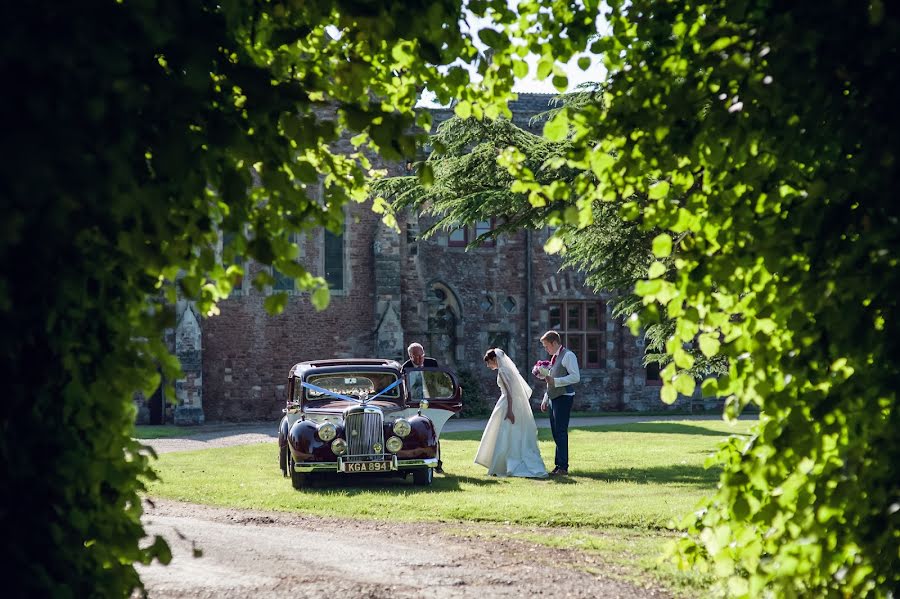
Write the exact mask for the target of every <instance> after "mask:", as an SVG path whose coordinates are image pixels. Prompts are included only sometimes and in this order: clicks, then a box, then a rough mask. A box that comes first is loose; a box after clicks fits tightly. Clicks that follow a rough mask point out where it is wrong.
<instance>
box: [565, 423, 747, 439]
mask: <svg viewBox="0 0 900 599" xmlns="http://www.w3.org/2000/svg"><path fill="white" fill-rule="evenodd" d="M569 430H570V431H573V430H585V431H595V432H617V433H651V434H655V435H702V436H704V437H727V436H728V435H730V434H732V433H728V432H723V431H716V430H710V429H708V428H705V427H702V426H696V425H693V424H681V423H678V422H635V423H633V424H610V425H603V424H600V425H596V426H587V427H572V428H570V429H569Z"/></svg>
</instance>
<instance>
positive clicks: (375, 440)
mask: <svg viewBox="0 0 900 599" xmlns="http://www.w3.org/2000/svg"><path fill="white" fill-rule="evenodd" d="M382 420H383V416H382V414H381V413H380V412H374V413H373V412H367V413H362V414H348V415H347V420H346V422H345V427H346V431H347V445H348V451H347V454H348V455H347V459H348V460H349V461H357V462H358V461H363V460H367V459H373V458H375V459H381V458H382V456H383V455H384V428H383V427H382ZM376 444H377V445H378V447H379V448H380V450H379V451H378V452H377V453H376V452H375V450H374V449H373V448H372V447H373V446H374V445H376Z"/></svg>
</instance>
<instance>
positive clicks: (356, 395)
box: [278, 359, 462, 489]
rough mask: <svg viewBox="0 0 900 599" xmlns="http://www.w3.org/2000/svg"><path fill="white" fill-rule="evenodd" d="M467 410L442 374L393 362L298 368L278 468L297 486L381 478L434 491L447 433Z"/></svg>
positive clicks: (291, 384) (446, 374)
mask: <svg viewBox="0 0 900 599" xmlns="http://www.w3.org/2000/svg"><path fill="white" fill-rule="evenodd" d="M461 408H462V391H461V389H460V387H459V384H458V382H457V380H456V377H455V376H454V375H453V374H452V373H451V372H449V371H447V370H444V369H441V368H416V369H412V370H407V371H406V372H404V373H401V368H400V364H399V363H398V362H396V361H394V360H379V359H347V360H316V361H309V362H300V363H299V364H296V365H295V366H294V367H293V368H291V370H290V374H289V375H288V394H287V405H286V406H285V408H284V410H283V412H284V417H283V418H282V419H281V424H280V425H279V427H278V446H279V465H280V466H281V471H282V473H283V474H284V475H285V476H288V475H290V477H291V483H292V484H293V485H294V488H296V489H300V488H303V486H304V485H306V484H307V483H308V482H309V479H310V477H311V476H313V475H316V474H317V473H329V472H330V473H340V474H368V475H371V474H381V475H393V476H402V477H406V476H407V475H409V474H412V477H413V483H414V484H417V485H430V484H431V482H432V480H433V476H434V468H436V467H437V465H438V460H439V458H440V455H439V451H440V449H439V445H438V439H439V438H440V434H441V429H442V428H443V426H444V423H446V422H447V420H448V419H449V418H450V417H451V416H452V415H453V414H455V413H457V412H459V410H460V409H461Z"/></svg>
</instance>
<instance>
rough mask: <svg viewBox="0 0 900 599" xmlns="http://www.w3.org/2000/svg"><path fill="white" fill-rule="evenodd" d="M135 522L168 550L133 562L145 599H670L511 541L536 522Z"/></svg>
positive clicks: (193, 517) (162, 504) (163, 518)
mask: <svg viewBox="0 0 900 599" xmlns="http://www.w3.org/2000/svg"><path fill="white" fill-rule="evenodd" d="M144 522H145V526H146V529H147V532H148V533H149V534H151V535H155V534H159V535H163V536H164V537H165V538H166V539H167V540H168V541H169V544H170V545H171V547H172V553H173V558H172V563H171V564H170V565H168V566H162V565H159V564H153V565H150V566H139V567H138V571H139V572H140V575H141V579H142V580H143V581H144V583H145V585H146V587H147V590H148V592H149V595H150V597H151V598H177V599H188V598H206V597H209V598H215V599H228V598H235V599H237V598H241V599H243V598H245V597H253V598H269V597H271V598H276V597H278V598H280V597H291V598H292V599H293V598H301V597H310V598H313V597H315V598H316V599H321V598H322V597H335V596H336V597H348V598H357V597H365V598H381V597H390V598H391V599H394V598H412V597H424V598H432V597H441V598H443V597H447V598H477V599H484V598H489V597H530V596H539V597H585V598H596V597H608V598H620V599H636V598H650V599H657V598H663V597H670V596H671V595H669V594H668V593H666V592H664V591H661V590H658V589H653V588H645V587H642V586H640V585H639V584H635V583H632V582H626V581H623V580H620V579H617V578H616V577H615V575H616V574H617V573H619V572H618V571H617V569H616V568H614V567H610V566H608V565H605V564H603V563H601V562H599V561H597V560H596V558H594V557H593V556H590V555H587V554H584V553H582V552H579V551H572V550H567V549H552V548H548V547H544V546H540V545H535V544H532V543H526V542H523V541H518V540H515V539H514V538H510V536H511V535H514V534H515V532H517V531H526V532H529V533H531V534H540V533H541V529H535V528H531V529H517V528H514V527H498V526H494V525H490V526H484V525H479V530H480V531H481V533H482V534H481V535H480V536H479V537H471V536H470V535H469V534H467V531H466V528H469V529H471V527H472V525H471V524H468V525H464V524H441V523H417V524H407V523H397V522H377V521H369V520H362V521H357V520H345V519H331V518H322V517H316V516H306V515H301V514H290V513H287V514H285V513H274V512H262V511H254V510H237V509H225V508H215V507H208V506H200V505H193V504H186V503H178V502H173V501H155V502H154V505H153V506H149V505H148V506H147V507H146V511H145V516H144ZM544 532H545V534H548V535H551V534H558V531H552V530H548V531H544ZM492 534H493V535H496V536H493V538H492V537H491V535H492ZM195 552H196V553H195ZM200 553H202V556H200V557H195V555H198V554H200Z"/></svg>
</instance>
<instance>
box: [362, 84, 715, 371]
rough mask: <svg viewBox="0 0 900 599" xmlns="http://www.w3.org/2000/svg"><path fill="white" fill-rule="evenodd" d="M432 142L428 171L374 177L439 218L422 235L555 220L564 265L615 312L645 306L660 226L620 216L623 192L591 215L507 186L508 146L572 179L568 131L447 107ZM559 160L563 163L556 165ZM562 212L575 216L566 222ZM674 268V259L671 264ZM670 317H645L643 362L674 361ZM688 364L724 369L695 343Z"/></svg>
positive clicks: (591, 96)
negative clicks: (668, 347) (452, 112)
mask: <svg viewBox="0 0 900 599" xmlns="http://www.w3.org/2000/svg"><path fill="white" fill-rule="evenodd" d="M600 92H601V89H600V88H599V87H597V86H587V87H586V88H585V89H582V90H580V91H577V92H574V93H571V94H565V95H563V96H561V97H560V98H559V99H558V107H556V108H553V109H551V110H548V111H547V112H546V113H545V114H542V115H538V116H536V117H535V120H536V121H538V122H540V121H542V120H543V121H546V120H548V119H551V118H553V117H554V116H555V115H556V114H557V113H558V112H559V111H560V110H561V109H562V107H566V108H569V109H573V108H574V109H577V108H578V107H581V106H585V105H587V104H590V103H596V102H598V101H599V96H600ZM428 143H429V146H431V147H432V148H434V150H433V151H432V152H431V154H430V155H429V156H428V157H427V159H426V160H425V161H424V162H422V163H419V164H418V169H419V170H420V171H424V172H427V173H428V176H427V178H426V180H425V181H423V180H422V179H421V178H420V177H419V176H418V175H411V176H405V177H391V178H387V179H382V180H380V181H377V182H375V183H374V184H373V185H372V189H373V192H374V193H380V194H383V195H384V196H385V197H387V198H389V199H390V200H391V210H392V211H395V212H401V211H404V210H415V211H417V212H419V213H420V214H425V215H432V216H435V217H436V219H435V221H434V222H433V224H431V225H430V226H429V227H428V228H426V229H425V230H424V231H423V232H422V235H423V236H425V237H427V236H430V235H432V234H434V233H435V232H437V231H439V230H443V229H447V230H450V229H453V228H456V227H458V226H459V225H460V224H462V223H465V224H472V223H474V222H476V221H480V220H487V219H490V218H496V219H498V224H497V226H496V227H494V228H493V229H491V230H490V231H488V232H486V233H484V234H483V235H481V236H480V237H478V238H476V239H473V240H472V241H471V242H470V244H469V246H470V247H476V246H478V245H480V244H481V243H483V242H484V241H485V240H487V239H493V238H496V237H497V236H500V235H503V234H507V233H514V232H518V231H520V230H522V229H540V228H542V227H545V226H552V227H554V228H555V229H556V231H555V233H554V235H553V236H552V237H551V239H550V241H549V243H548V245H547V248H546V249H547V251H549V252H552V253H556V252H561V253H562V258H563V260H562V265H563V267H566V268H572V269H575V270H580V271H582V272H584V273H585V275H586V277H585V278H586V282H587V284H588V285H589V286H591V287H592V288H593V289H594V290H595V291H597V292H601V291H606V292H609V293H611V294H613V295H612V298H611V299H610V306H611V308H612V313H613V316H615V317H617V318H625V317H630V316H631V315H632V314H635V313H637V312H640V311H641V310H642V309H643V306H642V304H641V298H640V297H639V296H637V295H635V294H634V288H635V285H636V284H637V282H638V281H639V280H641V279H643V278H645V277H646V276H647V273H648V269H649V268H650V265H651V263H653V262H654V258H653V252H652V241H653V238H654V237H655V236H656V235H657V234H658V233H659V231H658V230H653V229H651V230H645V229H643V228H641V227H640V226H639V224H638V223H636V222H634V221H632V220H626V219H625V218H623V217H622V215H621V212H622V205H623V203H624V202H622V201H614V202H604V201H601V200H595V201H594V202H593V205H592V207H591V212H590V216H591V220H590V222H588V223H580V222H579V221H578V219H577V217H576V215H577V214H578V212H577V209H576V208H575V207H574V206H573V205H572V204H571V203H570V202H569V198H568V197H567V196H562V195H557V194H555V193H554V192H550V193H551V194H552V195H551V198H552V199H548V200H547V201H546V202H544V201H541V202H537V203H536V205H533V204H531V203H529V197H528V194H526V193H522V192H516V191H513V189H514V188H515V187H516V186H517V179H515V178H514V177H513V176H512V175H511V174H510V172H509V171H508V170H507V169H506V168H504V167H502V166H500V165H499V164H498V163H497V160H496V157H497V156H498V155H500V154H501V153H503V152H504V151H508V150H509V149H511V148H514V149H515V151H516V152H519V153H520V154H521V156H522V162H521V163H520V164H521V165H522V166H523V167H524V168H527V169H529V171H530V172H533V173H534V175H535V178H536V181H538V182H540V183H541V184H542V185H545V186H554V181H556V182H557V183H556V184H555V186H556V188H557V189H561V187H560V185H561V184H562V183H564V182H565V183H566V184H568V185H571V184H572V182H573V181H574V178H575V176H576V175H577V171H575V170H572V169H567V168H565V167H564V166H563V164H564V156H565V154H566V153H567V152H569V151H572V149H573V146H572V144H571V143H570V142H569V141H568V140H562V141H550V140H549V139H547V138H546V137H542V136H539V135H535V134H533V133H530V132H528V131H525V130H523V129H522V128H520V127H517V126H516V125H515V124H514V123H513V122H511V121H510V120H507V119H497V120H493V121H479V120H477V119H475V118H471V117H470V118H468V119H460V118H458V117H453V118H451V119H448V120H447V121H444V122H443V123H441V125H440V126H439V127H438V128H437V131H436V132H435V133H434V134H433V135H431V136H430V138H429V141H428ZM560 167H562V168H560ZM628 200H629V201H632V202H634V203H635V204H638V205H645V204H646V203H647V202H648V200H647V198H646V197H643V198H641V197H638V196H637V195H633V196H632V197H630V198H628ZM566 215H568V216H569V217H570V219H571V220H573V221H574V222H567V221H566ZM668 270H669V272H672V270H673V269H672V268H671V266H669V268H668ZM674 327H675V322H674V321H673V320H671V319H666V320H665V321H663V322H661V323H656V324H651V325H650V326H648V327H647V331H646V333H645V336H646V338H647V352H648V353H647V354H646V355H645V363H657V362H658V363H660V365H661V366H664V365H666V364H667V363H668V362H669V361H671V359H672V358H671V356H670V355H668V354H666V352H665V342H666V340H667V339H668V337H669V336H670V335H671V334H672V332H673V331H674ZM688 354H689V355H691V356H692V359H693V360H694V365H693V366H692V367H691V373H692V375H694V376H695V377H702V376H705V375H707V374H709V373H711V372H712V373H716V374H724V373H725V372H726V371H727V365H726V364H725V361H724V360H723V359H721V358H719V357H715V356H714V357H712V358H707V357H706V356H704V355H703V354H702V353H701V352H700V351H699V350H688Z"/></svg>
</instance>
